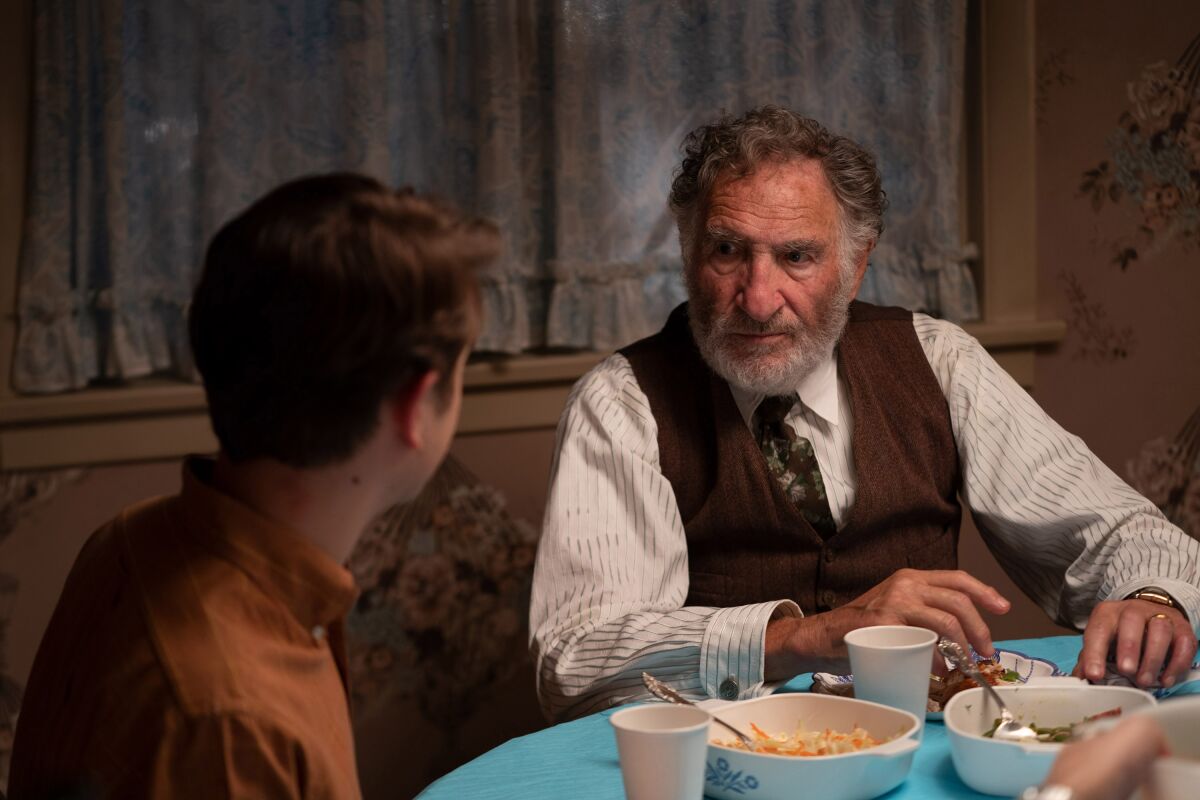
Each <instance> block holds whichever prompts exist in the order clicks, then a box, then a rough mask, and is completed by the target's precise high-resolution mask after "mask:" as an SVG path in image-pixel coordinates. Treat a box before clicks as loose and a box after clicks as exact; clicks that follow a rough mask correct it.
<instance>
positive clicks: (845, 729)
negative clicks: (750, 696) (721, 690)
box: [704, 693, 919, 800]
mask: <svg viewBox="0 0 1200 800" xmlns="http://www.w3.org/2000/svg"><path fill="white" fill-rule="evenodd" d="M719 714H720V717H721V719H722V720H724V721H726V722H728V723H730V724H731V725H734V726H735V727H737V728H739V729H741V730H742V731H744V732H746V733H747V734H748V735H750V736H751V738H752V740H753V746H754V749H753V750H750V749H747V748H746V747H745V746H744V745H743V744H742V743H741V742H739V741H738V740H737V739H736V737H734V736H733V735H732V734H731V733H730V732H729V731H728V730H727V729H725V728H723V727H721V726H720V725H719V724H717V723H715V722H714V723H713V724H712V725H711V726H710V728H709V736H708V741H709V744H708V758H707V763H706V767H705V781H704V794H705V796H706V797H714V798H718V799H719V800H735V798H736V800H745V798H756V799H757V800H795V798H796V797H797V792H798V791H799V790H800V788H801V787H803V791H804V793H805V796H807V797H820V798H823V800H870V798H873V797H878V796H879V795H881V794H884V793H885V792H888V791H890V790H891V789H893V788H895V787H896V786H898V785H899V784H900V783H902V782H903V781H904V779H905V778H906V777H907V776H908V771H909V769H910V768H911V767H912V760H913V755H914V754H915V753H916V750H917V746H918V744H919V742H918V741H917V739H916V738H915V736H916V734H917V731H918V730H919V727H918V722H917V718H916V717H915V716H913V715H912V714H910V713H908V712H907V711H901V710H899V709H895V708H889V707H888V706H883V705H879V704H878V703H869V702H867V701H865V700H855V699H852V698H845V697H834V696H830V695H814V694H799V693H797V694H776V695H771V696H769V697H760V698H758V699H756V700H745V701H742V702H739V703H730V704H728V705H723V706H721V707H720V710H719Z"/></svg>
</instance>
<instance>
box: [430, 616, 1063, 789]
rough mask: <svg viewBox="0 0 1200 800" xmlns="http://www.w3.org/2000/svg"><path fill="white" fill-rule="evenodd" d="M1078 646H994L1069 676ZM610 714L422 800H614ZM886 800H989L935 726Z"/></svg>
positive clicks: (489, 761) (520, 749)
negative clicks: (962, 773)
mask: <svg viewBox="0 0 1200 800" xmlns="http://www.w3.org/2000/svg"><path fill="white" fill-rule="evenodd" d="M1081 642H1082V639H1081V638H1080V637H1079V636H1052V637H1049V638H1046V639H1015V640H1012V641H1009V642H997V644H998V645H999V646H1001V647H1004V648H1005V649H1007V650H1016V651H1018V652H1021V653H1025V654H1027V655H1032V656H1038V657H1040V658H1046V659H1049V660H1051V661H1053V662H1054V663H1055V664H1057V665H1058V667H1059V669H1061V670H1063V671H1064V672H1070V670H1071V668H1072V667H1074V666H1075V661H1076V658H1077V657H1078V656H1079V649H1080V645H1081ZM811 685H812V676H810V675H801V676H799V677H797V678H795V679H794V680H792V681H791V682H790V683H788V685H787V686H786V687H784V688H783V689H782V690H781V691H807V690H808V688H809V687H810V686H811ZM613 710H615V709H610V710H609V711H602V712H600V713H598V714H593V715H591V716H590V717H584V718H583V719H577V720H575V721H573V722H565V723H563V724H561V725H555V726H554V727H552V728H547V729H545V730H542V731H538V732H537V733H532V734H530V735H528V736H522V737H519V738H517V739H513V740H511V741H509V742H505V743H504V744H502V745H500V746H499V747H497V748H496V749H494V750H492V751H490V752H488V753H484V754H483V755H482V756H480V757H479V758H477V759H475V760H474V761H471V762H470V763H468V764H464V765H463V766H461V767H459V768H458V769H456V770H454V771H453V772H451V773H450V774H448V775H445V776H444V777H442V778H440V779H439V780H437V781H435V782H434V783H433V784H431V785H430V786H429V787H428V788H427V789H426V790H425V791H424V792H422V793H421V795H420V797H421V798H422V800H464V799H465V798H471V800H475V798H480V799H481V800H487V798H521V800H542V799H543V798H544V799H545V800H558V799H559V798H568V797H569V798H572V800H576V799H577V800H593V799H594V800H621V798H623V797H624V796H625V792H624V789H623V788H622V786H621V767H620V764H619V763H618V762H617V742H616V739H615V737H614V736H613V731H612V726H611V725H609V723H608V717H609V715H610V714H612V712H613ZM884 797H885V798H886V800H918V799H919V800H938V799H939V798H989V797H991V795H984V794H979V793H978V792H975V791H973V790H971V789H969V788H967V786H966V785H965V784H964V783H963V782H962V781H961V780H959V779H958V774H957V773H956V772H955V771H954V764H953V763H951V761H950V742H949V740H948V739H947V738H946V730H945V727H944V726H943V725H942V723H940V722H929V723H928V724H927V725H926V726H925V737H924V739H923V740H922V742H921V748H920V749H919V750H918V751H917V755H916V758H915V759H914V760H913V766H912V772H910V773H909V776H908V780H906V781H905V782H904V783H903V784H901V785H900V786H899V787H898V788H896V789H895V790H893V791H891V792H889V793H888V794H886V795H884Z"/></svg>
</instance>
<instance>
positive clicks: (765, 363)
mask: <svg viewBox="0 0 1200 800" xmlns="http://www.w3.org/2000/svg"><path fill="white" fill-rule="evenodd" d="M684 148H685V158H684V161H683V164H682V166H681V168H680V170H679V173H678V175H677V177H676V179H675V182H674V185H673V186H672V190H671V200H670V202H671V209H672V211H673V213H674V215H675V218H676V222H677V224H678V227H679V237H680V243H681V246H682V251H683V258H684V262H685V267H684V270H685V273H684V274H685V278H686V282H687V287H688V296H689V299H690V302H689V303H688V304H687V305H685V306H682V307H680V308H678V309H676V310H675V312H674V313H673V314H672V316H671V318H670V320H669V321H668V322H667V324H666V326H665V327H664V329H663V330H662V331H661V332H660V333H658V334H656V335H654V336H651V337H649V338H647V339H644V340H642V341H640V342H637V343H635V344H633V345H631V346H629V347H627V348H625V349H624V350H622V351H621V352H619V353H617V354H615V355H613V356H612V357H610V358H608V359H607V360H605V361H604V362H603V363H601V364H600V365H599V366H597V367H596V368H595V369H594V370H592V371H591V372H590V373H589V374H588V375H586V376H584V378H583V379H582V380H580V382H579V383H578V385H577V386H576V387H575V390H574V392H573V393H572V396H571V398H570V400H569V401H568V404H567V408H566V410H565V412H564V414H563V417H562V421H561V423H560V425H559V430H558V453H557V457H556V459H555V463H554V468H553V473H552V477H551V486H550V496H549V500H548V506H547V510H546V518H545V529H544V532H543V537H542V542H541V547H540V549H539V552H538V562H537V568H536V572H535V578H534V589H533V598H532V608H531V620H530V627H531V630H532V646H533V650H534V654H535V656H536V658H537V662H538V676H539V683H538V688H539V694H540V697H541V701H542V705H543V708H544V710H545V711H546V713H547V715H548V716H551V717H553V718H570V717H575V716H579V715H582V714H586V713H589V712H591V711H595V710H597V709H600V708H603V707H606V706H610V705H613V704H617V703H621V702H625V701H627V700H631V699H635V698H638V697H641V696H643V690H642V688H641V684H640V681H639V676H640V674H641V672H642V671H643V670H647V671H650V672H653V673H654V674H655V675H657V676H658V677H660V678H663V679H666V680H668V681H669V682H671V683H672V684H674V685H675V686H676V688H678V689H680V690H682V691H684V692H686V693H688V694H690V695H692V696H694V697H703V696H712V697H723V698H727V699H734V698H746V697H752V696H755V695H759V694H762V693H764V692H767V691H770V690H771V689H772V688H773V687H774V686H775V685H777V684H778V683H779V682H780V681H785V680H787V679H789V678H791V677H792V676H794V675H796V674H798V673H801V672H807V671H812V670H826V669H829V670H838V671H845V670H846V668H847V664H848V662H847V656H846V648H845V645H844V643H843V641H842V637H843V636H844V635H845V633H846V632H847V631H850V630H853V629H854V628H859V627H863V626H866V625H877V624H893V623H899V624H911V625H920V626H924V627H928V628H931V629H933V630H935V631H937V632H938V633H939V634H941V635H943V636H947V637H950V638H952V639H955V640H958V641H959V642H960V643H963V644H967V643H970V644H971V645H973V646H974V647H975V648H976V649H977V650H979V651H980V652H983V653H985V654H987V653H991V652H992V643H991V637H990V634H989V631H988V627H987V624H986V623H985V622H984V619H983V617H982V615H981V613H980V611H981V610H983V611H987V612H991V613H995V614H1002V613H1004V612H1005V611H1007V610H1008V607H1009V603H1008V601H1007V600H1006V599H1005V598H1003V597H1001V596H1000V594H999V593H998V592H997V591H996V590H995V589H993V588H991V587H989V586H987V585H985V584H983V583H982V582H980V581H979V580H977V579H975V578H974V577H972V576H970V575H968V574H966V573H964V572H961V571H958V570H957V569H956V565H957V564H956V550H957V542H958V529H959V521H960V516H961V508H960V505H959V504H960V498H961V500H962V501H965V502H966V503H967V504H968V506H969V507H970V509H971V511H972V512H973V514H974V516H975V518H976V520H977V521H978V523H979V526H980V529H981V530H982V532H983V535H984V537H985V539H986V541H987V542H988V544H989V545H990V547H991V549H992V551H993V552H994V553H995V554H996V556H997V557H998V559H999V560H1000V561H1001V563H1002V564H1004V565H1005V567H1006V568H1007V569H1008V571H1009V573H1010V574H1011V575H1012V577H1013V579H1014V580H1015V581H1016V582H1017V583H1018V584H1019V585H1020V586H1021V587H1022V589H1024V590H1025V591H1026V592H1027V593H1029V594H1030V595H1031V596H1032V597H1033V598H1034V599H1036V600H1037V601H1038V602H1039V603H1040V604H1041V606H1042V607H1043V608H1044V609H1045V610H1046V611H1047V613H1049V614H1051V615H1052V616H1054V617H1055V618H1056V619H1057V620H1058V621H1059V622H1060V623H1063V624H1067V625H1072V626H1075V627H1077V628H1083V629H1085V634H1084V648H1083V651H1082V653H1081V655H1080V660H1079V664H1078V665H1077V667H1076V669H1077V672H1079V673H1081V674H1083V675H1086V677H1088V678H1090V679H1093V680H1095V679H1099V678H1101V677H1102V675H1103V674H1104V671H1105V662H1106V656H1108V654H1109V648H1110V645H1113V644H1115V658H1116V664H1117V667H1118V669H1119V671H1120V672H1122V673H1123V674H1125V675H1127V676H1129V677H1130V678H1131V679H1134V680H1136V682H1137V683H1139V684H1141V685H1148V684H1151V683H1153V682H1157V681H1160V680H1161V682H1162V683H1164V684H1168V685H1169V684H1171V683H1173V682H1174V681H1176V680H1178V679H1179V677H1180V676H1181V675H1182V674H1183V672H1184V671H1185V670H1186V668H1187V666H1188V665H1189V664H1190V661H1191V658H1192V656H1193V655H1194V653H1195V651H1196V637H1195V631H1194V630H1193V625H1194V624H1195V623H1197V622H1200V580H1198V579H1197V575H1196V567H1195V565H1196V563H1197V562H1198V561H1200V545H1198V544H1197V542H1195V541H1194V540H1191V539H1189V538H1188V537H1187V536H1186V535H1184V534H1183V532H1181V531H1180V530H1178V529H1177V528H1175V527H1173V526H1172V525H1170V524H1169V523H1168V522H1167V521H1166V520H1165V519H1164V518H1163V517H1162V516H1161V515H1160V514H1159V513H1158V511H1157V509H1155V508H1154V506H1153V505H1151V504H1150V503H1149V502H1147V501H1146V500H1145V499H1144V498H1142V497H1140V496H1139V495H1138V494H1137V493H1135V492H1134V491H1133V490H1132V489H1130V488H1129V487H1128V486H1127V485H1125V484H1124V483H1123V482H1122V481H1121V480H1120V479H1119V478H1117V476H1116V475H1114V474H1113V473H1112V472H1111V471H1110V470H1108V469H1107V468H1106V467H1105V466H1104V465H1103V464H1102V463H1101V462H1100V461H1099V460H1098V459H1097V458H1096V457H1095V456H1094V455H1092V453H1091V452H1089V451H1088V450H1087V448H1086V447H1085V446H1084V445H1083V443H1082V442H1080V441H1079V440H1078V439H1077V438H1075V437H1074V436H1071V435H1070V434H1068V433H1067V432H1065V431H1064V430H1062V429H1061V428H1060V427H1059V426H1058V425H1056V424H1055V423H1054V422H1053V421H1052V420H1051V419H1049V418H1048V417H1047V416H1046V415H1045V413H1043V412H1042V410H1041V409H1040V408H1039V407H1038V406H1037V405H1036V404H1035V403H1034V402H1033V401H1032V400H1031V399H1030V398H1029V397H1028V395H1026V394H1025V393H1024V392H1023V391H1022V390H1021V389H1020V387H1018V386H1017V385H1016V384H1015V383H1014V382H1013V381H1012V380H1011V379H1010V378H1009V377H1008V375H1007V374H1005V373H1004V372H1003V371H1002V370H1001V369H1000V368H999V367H998V366H997V364H996V363H995V362H994V361H993V360H992V359H991V358H990V357H989V356H988V355H987V353H986V352H985V351H984V350H983V348H982V347H981V346H980V345H979V343H978V342H977V341H975V340H974V339H973V338H971V337H970V336H968V335H967V334H966V333H964V332H963V331H962V330H961V329H960V328H958V327H956V326H954V325H952V324H950V323H948V322H944V321H940V320H936V319H932V318H930V317H927V316H925V315H922V314H915V313H912V312H909V311H905V310H902V309H897V308H880V307H875V306H871V305H867V304H864V303H860V302H856V301H852V298H853V297H854V296H855V293H856V292H857V291H858V287H859V284H860V283H861V281H862V278H863V274H864V271H865V270H866V267H867V257H868V255H869V254H870V252H871V249H872V248H873V247H874V245H875V243H876V241H877V239H878V236H879V234H880V232H881V231H882V229H883V223H882V215H883V211H884V207H885V205H886V201H885V198H884V193H883V191H882V188H881V184H880V177H879V172H878V170H877V168H876V166H875V163H874V159H873V158H872V157H871V156H870V155H869V154H868V153H867V152H865V151H864V150H863V149H862V148H861V147H859V146H858V145H856V144H855V143H853V142H851V141H849V140H848V139H846V138H844V137H840V136H835V135H833V134H831V133H830V132H829V131H827V130H826V129H825V128H823V127H822V126H821V125H820V124H819V123H817V122H815V121H814V120H811V119H806V118H803V117H798V116H796V115H795V114H792V113H791V112H789V111H786V110H784V109H781V108H777V107H771V106H767V107H763V108H760V109H756V110H754V111H751V112H749V113H747V114H745V115H744V116H742V117H740V118H737V119H734V118H728V117H727V118H723V119H721V120H719V121H717V122H716V123H714V124H712V125H708V126H704V127H701V128H699V129H697V130H696V131H694V132H692V133H691V134H690V135H689V136H688V137H687V139H686V141H685V142H684Z"/></svg>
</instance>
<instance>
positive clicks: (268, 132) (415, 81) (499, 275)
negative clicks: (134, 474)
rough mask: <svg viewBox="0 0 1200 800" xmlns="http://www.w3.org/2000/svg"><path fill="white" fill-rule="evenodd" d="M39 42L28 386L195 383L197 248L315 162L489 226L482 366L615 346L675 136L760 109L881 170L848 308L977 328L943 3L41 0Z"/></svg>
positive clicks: (648, 288) (632, 311)
mask: <svg viewBox="0 0 1200 800" xmlns="http://www.w3.org/2000/svg"><path fill="white" fill-rule="evenodd" d="M35 25H36V32H35V76H34V79H35V86H34V97H35V99H34V120H33V145H32V155H31V158H32V161H31V178H30V188H29V202H28V204H27V209H28V219H27V225H26V235H25V239H24V250H23V254H22V263H21V274H20V286H19V301H18V306H19V307H18V313H19V318H20V333H19V341H18V352H17V358H16V363H15V368H14V382H15V384H16V385H17V387H18V388H19V389H21V390H23V391H29V392H52V391H62V390H67V389H76V388H81V387H83V386H86V385H88V384H89V383H92V382H95V381H97V380H113V379H125V378H131V377H136V376H140V375H146V374H150V373H153V372H163V371H167V372H174V373H176V374H180V375H184V376H190V375H191V373H192V368H191V364H190V362H189V357H188V348H187V336H186V326H185V324H184V320H185V318H186V306H187V300H188V297H189V295H190V291H191V286H192V283H193V280H194V278H195V276H196V274H197V268H198V266H199V263H200V260H201V258H202V255H203V248H204V245H205V243H206V242H207V240H208V238H209V237H210V236H211V235H212V234H213V233H214V232H215V230H216V229H217V228H218V227H219V226H220V225H221V224H222V223H223V222H224V221H225V220H226V219H228V218H229V217H230V216H231V215H232V214H234V213H236V212H237V211H238V210H240V209H241V208H242V207H244V206H245V205H246V204H247V203H249V202H250V201H252V200H253V199H254V198H256V197H257V196H259V195H261V194H262V193H264V192H265V191H267V190H268V189H270V188H271V187H273V186H274V185H276V184H278V183H280V182H281V181H284V180H287V179H290V178H293V177H296V176H299V175H302V174H306V173H311V172H317V171H325V170H331V169H353V170H358V171H362V172H366V173H369V174H373V175H375V176H377V177H379V178H381V179H383V180H385V181H388V182H390V183H393V184H410V185H413V186H416V187H417V188H418V189H421V190H424V191H432V192H436V193H438V194H440V195H442V196H444V197H446V198H448V199H450V200H451V201H453V202H455V203H457V204H459V205H462V206H465V207H467V208H470V209H472V210H474V211H477V212H480V213H484V214H488V215H490V216H492V217H494V218H495V219H497V221H498V222H499V223H500V225H501V226H502V228H503V229H504V230H505V231H506V233H507V235H508V238H509V247H508V252H507V255H506V256H505V258H504V260H503V262H502V263H501V264H500V265H499V266H498V268H497V269H495V270H493V271H491V272H490V274H488V276H487V278H486V285H485V291H484V295H485V306H486V311H487V325H486V328H485V330H484V332H483V335H482V337H481V339H480V342H479V345H478V346H479V348H480V349H484V350H496V351H504V352H520V351H523V350H526V349H529V348H532V347H541V346H551V347H580V348H595V349H607V348H611V347H615V346H619V345H621V344H624V343H627V342H629V341H632V340H633V339H635V338H637V337H638V336H641V335H644V334H646V333H648V332H650V331H652V330H654V329H655V328H657V327H658V326H659V325H660V324H661V322H662V320H663V319H664V318H665V316H666V312H667V311H668V310H669V309H670V308H671V307H672V306H673V305H674V304H675V303H677V302H678V301H679V300H680V299H682V296H683V290H682V286H681V282H680V280H679V268H680V264H679V252H678V244H677V241H676V238H675V233H674V230H673V226H672V224H671V221H670V218H669V215H668V214H667V211H666V205H665V203H666V195H667V188H668V186H669V183H670V178H671V171H672V169H673V168H674V166H675V165H676V163H677V161H678V158H679V154H678V145H679V141H680V139H681V138H682V136H683V134H684V133H686V132H687V131H688V130H690V129H691V128H692V127H694V126H695V125H697V124H700V123H702V122H704V121H707V120H708V119H710V118H711V117H712V116H713V115H714V114H715V113H716V112H717V111H718V110H720V109H726V110H729V111H732V112H740V111H742V110H744V109H745V108H748V107H750V106H752V105H757V104H759V103H764V102H774V103H779V104H783V105H787V106H790V107H792V108H794V109H796V110H799V111H801V112H802V113H806V114H808V115H810V116H814V117H817V118H818V119H821V120H822V121H823V122H825V123H826V124H827V125H829V126H830V127H832V128H833V129H835V130H838V131H840V132H843V133H846V134H848V135H850V136H852V137H855V138H857V139H858V140H860V141H861V142H863V143H864V144H865V145H867V146H868V147H870V148H871V149H872V150H874V151H875V152H876V153H877V155H878V156H879V158H880V163H881V166H882V168H883V172H884V181H885V187H886V188H887V190H888V193H889V196H890V197H891V200H892V206H891V210H890V212H889V214H888V217H887V220H886V222H887V231H886V232H885V234H884V238H883V240H882V242H881V244H880V246H879V247H878V248H877V250H876V251H875V255H874V257H873V265H872V269H871V270H870V271H869V273H868V279H867V282H866V283H865V285H864V289H863V292H862V294H861V296H863V297H864V298H865V299H870V300H876V301H884V302H891V303H897V304H901V305H906V306H909V307H912V308H921V309H926V310H930V311H933V312H935V313H940V314H942V315H944V316H947V317H950V318H953V319H969V318H972V317H974V316H975V315H976V302H975V294H974V287H973V285H972V283H971V278H970V273H969V271H968V270H967V269H966V268H965V266H964V264H963V253H962V246H961V243H960V241H959V237H958V230H959V227H958V221H959V198H958V169H957V155H958V152H959V136H960V119H961V104H962V61H963V41H964V27H965V12H964V3H963V1H962V0H909V1H908V2H862V1H861V0H841V1H838V2H834V1H832V0H823V1H822V0H812V1H811V2H803V1H800V2H796V1H793V2H767V1H766V0H761V1H759V2H748V3H741V2H717V0H709V2H701V1H700V0H694V1H693V2H681V1H676V2H661V1H660V0H626V1H625V2H617V0H583V1H582V2H570V0H491V1H490V2H483V1H481V2H468V1H467V0H458V1H457V2H456V1H454V0H407V1H405V2H399V1H398V0H391V1H390V2H389V1H388V0H357V2H351V0H343V2H333V0H277V1H276V2H265V1H264V0H258V1H257V2H239V1H236V0H209V1H207V2H201V0H162V1H161V2H160V1H159V0H154V1H153V2H151V0H97V1H96V2H89V3H77V2H71V1H70V0H47V1H46V2H39V3H37V4H36V8H35Z"/></svg>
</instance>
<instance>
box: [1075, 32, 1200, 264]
mask: <svg viewBox="0 0 1200 800" xmlns="http://www.w3.org/2000/svg"><path fill="white" fill-rule="evenodd" d="M1127 88H1128V94H1129V109H1128V110H1127V111H1125V113H1123V114H1122V115H1121V117H1120V120H1119V121H1118V127H1117V129H1116V130H1115V131H1114V132H1113V133H1112V134H1111V135H1110V136H1109V138H1108V143H1107V144H1108V150H1109V154H1110V155H1109V158H1108V159H1105V160H1104V161H1101V162H1100V163H1099V164H1098V165H1096V166H1095V167H1093V168H1092V169H1089V170H1087V171H1085V172H1084V173H1083V178H1082V180H1081V182H1080V184H1079V191H1080V193H1081V194H1083V195H1086V196H1087V197H1089V198H1090V200H1091V203H1092V207H1093V209H1095V210H1096V211H1099V210H1100V209H1101V208H1102V207H1103V206H1104V204H1105V203H1129V204H1132V205H1133V206H1134V207H1136V208H1139V209H1140V211H1141V214H1140V220H1139V221H1138V223H1137V224H1136V225H1135V226H1134V227H1133V229H1132V230H1127V231H1121V232H1118V233H1117V235H1116V236H1114V237H1113V238H1112V240H1111V242H1110V247H1111V259H1112V263H1114V264H1116V265H1118V266H1119V267H1120V268H1121V269H1128V268H1129V267H1130V265H1131V264H1133V263H1134V262H1136V261H1138V260H1139V259H1143V258H1144V257H1145V256H1146V255H1148V254H1151V253H1154V252H1155V251H1156V250H1158V249H1161V248H1162V246H1163V244H1164V243H1165V242H1167V241H1170V240H1171V239H1175V238H1178V239H1181V240H1182V241H1183V243H1184V245H1185V247H1186V248H1189V249H1192V248H1195V247H1197V246H1198V245H1200V36H1197V37H1196V38H1195V39H1193V40H1192V41H1191V43H1190V44H1189V45H1188V47H1187V49H1186V50H1185V51H1184V53H1183V54H1182V55H1181V56H1180V57H1179V58H1178V59H1177V60H1176V61H1175V62H1174V63H1173V64H1168V63H1167V62H1166V61H1157V62H1155V63H1153V64H1148V65H1146V67H1145V68H1143V70H1142V73H1141V75H1139V76H1138V77H1137V79H1135V80H1133V81H1130V82H1129V84H1128V87H1127Z"/></svg>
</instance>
